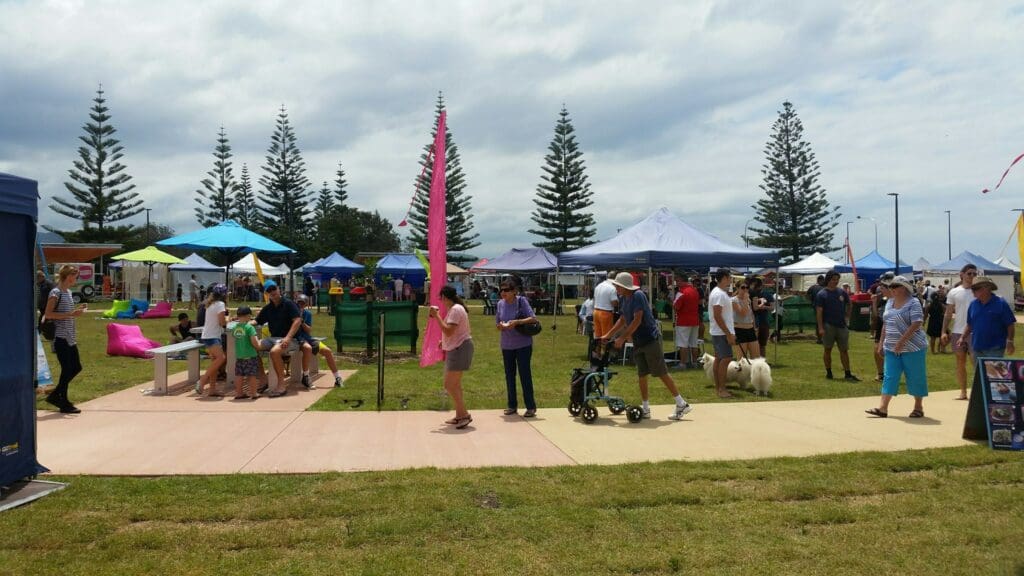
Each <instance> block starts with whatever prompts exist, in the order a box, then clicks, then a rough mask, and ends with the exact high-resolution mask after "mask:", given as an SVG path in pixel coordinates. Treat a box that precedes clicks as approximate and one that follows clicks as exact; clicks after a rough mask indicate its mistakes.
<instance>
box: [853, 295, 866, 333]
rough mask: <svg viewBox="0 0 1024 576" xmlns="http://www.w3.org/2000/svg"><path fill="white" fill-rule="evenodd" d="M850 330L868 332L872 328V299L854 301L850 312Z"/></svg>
mask: <svg viewBox="0 0 1024 576" xmlns="http://www.w3.org/2000/svg"><path fill="white" fill-rule="evenodd" d="M850 330H857V331H859V332H868V331H869V330H871V301H870V300H867V301H864V302H854V303H853V311H852V312H850Z"/></svg>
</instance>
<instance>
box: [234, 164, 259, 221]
mask: <svg viewBox="0 0 1024 576" xmlns="http://www.w3.org/2000/svg"><path fill="white" fill-rule="evenodd" d="M232 217H233V218H234V219H235V220H236V221H237V222H238V223H239V224H241V225H242V227H243V228H247V229H249V230H252V229H254V228H256V227H257V226H258V224H259V215H258V213H257V211H256V195H255V194H254V193H253V191H252V180H251V179H250V178H249V166H248V165H247V164H242V177H241V179H240V181H239V182H238V192H237V193H235V211H234V212H233V213H232Z"/></svg>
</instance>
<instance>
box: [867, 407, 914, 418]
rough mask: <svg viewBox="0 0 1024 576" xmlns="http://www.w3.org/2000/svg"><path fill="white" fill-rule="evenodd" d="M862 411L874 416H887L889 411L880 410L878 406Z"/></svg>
mask: <svg viewBox="0 0 1024 576" xmlns="http://www.w3.org/2000/svg"><path fill="white" fill-rule="evenodd" d="M864 412H866V413H868V414H871V415H872V416H874V417H876V418H888V417H889V413H888V412H882V411H881V410H879V409H878V408H872V409H871V410H865V411H864ZM922 416H923V414H922Z"/></svg>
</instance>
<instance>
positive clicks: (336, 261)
mask: <svg viewBox="0 0 1024 576" xmlns="http://www.w3.org/2000/svg"><path fill="white" fill-rule="evenodd" d="M365 269H366V268H365V267H364V266H363V265H362V264H356V263H355V262H353V261H351V260H349V259H348V258H345V257H344V256H342V255H341V254H338V253H337V252H332V253H331V255H330V256H327V257H325V258H323V259H321V260H318V261H316V262H315V263H313V264H312V265H309V266H307V267H306V269H305V272H306V273H314V274H323V275H327V276H330V277H334V276H337V277H338V279H339V280H344V279H346V278H348V277H349V276H351V275H353V274H355V273H357V272H362V271H363V270H365Z"/></svg>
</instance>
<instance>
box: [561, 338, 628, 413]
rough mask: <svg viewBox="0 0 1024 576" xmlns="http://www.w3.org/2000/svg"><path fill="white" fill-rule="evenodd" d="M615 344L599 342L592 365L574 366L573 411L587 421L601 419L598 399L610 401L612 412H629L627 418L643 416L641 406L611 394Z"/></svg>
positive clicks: (571, 389) (593, 351)
mask: <svg viewBox="0 0 1024 576" xmlns="http://www.w3.org/2000/svg"><path fill="white" fill-rule="evenodd" d="M611 347H612V346H611V344H610V343H608V342H600V341H599V342H595V343H594V346H593V348H592V350H591V353H590V368H589V369H588V368H573V370H572V384H571V387H570V389H569V414H572V415H573V417H576V416H580V417H582V418H583V421H584V422H586V423H587V424H590V423H592V422H593V421H594V420H597V407H596V406H595V405H594V403H595V402H597V401H604V402H607V403H608V410H610V411H611V413H612V414H622V413H623V412H625V413H626V420H629V422H630V423H632V424H636V423H637V422H639V421H640V419H641V418H642V417H643V412H642V411H641V410H640V407H639V406H631V405H629V404H626V401H625V400H623V399H622V398H621V397H619V396H610V395H609V394H608V382H609V381H610V380H611V379H612V376H613V375H614V374H615V372H611V371H610V370H608V363H609V358H608V357H609V355H610V353H611Z"/></svg>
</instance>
